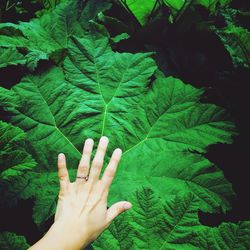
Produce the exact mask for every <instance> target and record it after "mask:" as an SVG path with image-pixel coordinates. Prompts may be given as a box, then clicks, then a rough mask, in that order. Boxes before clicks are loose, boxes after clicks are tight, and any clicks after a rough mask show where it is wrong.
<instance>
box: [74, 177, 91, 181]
mask: <svg viewBox="0 0 250 250" xmlns="http://www.w3.org/2000/svg"><path fill="white" fill-rule="evenodd" d="M76 178H79V179H85V180H86V181H87V180H88V179H89V177H88V176H76Z"/></svg>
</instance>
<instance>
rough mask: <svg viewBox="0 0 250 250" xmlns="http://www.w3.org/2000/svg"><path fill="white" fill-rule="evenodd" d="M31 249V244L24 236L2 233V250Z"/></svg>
mask: <svg viewBox="0 0 250 250" xmlns="http://www.w3.org/2000/svg"><path fill="white" fill-rule="evenodd" d="M29 247H30V246H29V244H28V243H27V242H26V239H25V238H24V237H23V236H20V235H16V234H15V233H10V232H1V233H0V249H1V250H10V249H11V250H27V249H28V248H29Z"/></svg>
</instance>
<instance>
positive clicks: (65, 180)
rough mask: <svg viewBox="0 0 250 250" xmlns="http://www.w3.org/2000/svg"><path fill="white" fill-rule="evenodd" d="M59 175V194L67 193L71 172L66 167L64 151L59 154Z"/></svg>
mask: <svg viewBox="0 0 250 250" xmlns="http://www.w3.org/2000/svg"><path fill="white" fill-rule="evenodd" d="M58 176H59V180H60V192H59V195H63V194H65V192H67V187H68V185H69V183H70V180H69V174H68V170H67V167H66V158H65V155H64V154H63V153H60V154H59V155H58Z"/></svg>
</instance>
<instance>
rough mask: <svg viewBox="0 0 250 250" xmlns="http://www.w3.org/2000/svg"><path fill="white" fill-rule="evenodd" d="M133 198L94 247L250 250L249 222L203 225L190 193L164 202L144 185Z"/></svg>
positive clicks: (197, 204)
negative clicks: (129, 205)
mask: <svg viewBox="0 0 250 250" xmlns="http://www.w3.org/2000/svg"><path fill="white" fill-rule="evenodd" d="M130 201H131V202H132V204H133V207H132V208H131V209H130V210H129V211H127V212H125V213H124V214H122V215H120V216H119V217H117V218H116V219H115V220H114V221H113V222H112V223H111V225H110V227H109V228H108V229H107V230H106V231H105V232H103V233H102V234H101V235H100V236H99V237H98V238H97V240H95V242H94V243H93V244H92V246H93V248H94V249H95V250H106V249H112V250H122V249H124V250H125V249H150V250H156V249H157V250H160V249H161V250H163V249H164V250H170V249H171V250H178V249H180V250H183V249H187V250H194V249H197V250H198V249H204V250H205V249H218V250H219V249H227V250H229V249H232V250H233V249H234V250H235V249H249V246H250V234H249V232H250V222H248V221H246V222H239V223H238V224H233V223H222V224H221V225H220V226H219V227H214V228H210V227H207V226H204V225H202V224H201V223H200V222H199V218H198V208H199V201H198V200H197V198H196V197H195V196H194V195H193V194H191V193H186V194H181V193H180V194H178V195H177V196H176V197H175V198H173V199H171V200H168V201H167V202H164V201H163V200H162V199H160V198H159V197H158V196H157V195H156V193H154V192H153V190H152V189H150V188H148V187H143V188H142V189H139V190H136V192H134V194H133V196H131V197H130Z"/></svg>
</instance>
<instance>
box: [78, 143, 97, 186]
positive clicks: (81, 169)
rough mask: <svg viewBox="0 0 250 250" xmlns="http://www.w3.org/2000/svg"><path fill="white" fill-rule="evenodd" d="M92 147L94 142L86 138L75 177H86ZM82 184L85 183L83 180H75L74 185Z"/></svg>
mask: <svg viewBox="0 0 250 250" xmlns="http://www.w3.org/2000/svg"><path fill="white" fill-rule="evenodd" d="M93 146H94V140H93V139H91V138H88V139H87V140H86V141H85V143H84V147H83V153H82V158H81V160H80V163H79V166H78V169H77V175H76V176H87V175H88V173H89V166H90V164H89V162H90V158H91V154H92V150H93ZM84 182H86V180H85V179H80V178H76V185H78V184H80V183H84Z"/></svg>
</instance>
